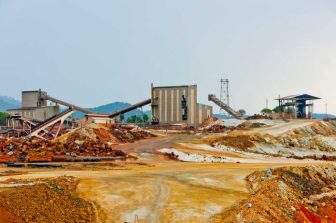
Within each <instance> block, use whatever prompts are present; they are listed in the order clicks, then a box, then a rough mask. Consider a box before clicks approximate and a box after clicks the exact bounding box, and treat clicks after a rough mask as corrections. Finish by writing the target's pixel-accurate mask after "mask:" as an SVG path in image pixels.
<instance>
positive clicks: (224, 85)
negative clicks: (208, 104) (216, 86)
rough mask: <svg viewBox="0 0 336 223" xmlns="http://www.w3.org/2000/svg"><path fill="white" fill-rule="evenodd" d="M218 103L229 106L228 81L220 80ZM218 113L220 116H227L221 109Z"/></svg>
mask: <svg viewBox="0 0 336 223" xmlns="http://www.w3.org/2000/svg"><path fill="white" fill-rule="evenodd" d="M220 85H221V86H220V101H222V102H224V103H225V104H226V105H228V106H230V93H229V79H224V78H222V79H221V80H220ZM219 113H220V114H222V115H229V113H228V112H226V111H225V110H224V109H223V108H222V107H220V109H219Z"/></svg>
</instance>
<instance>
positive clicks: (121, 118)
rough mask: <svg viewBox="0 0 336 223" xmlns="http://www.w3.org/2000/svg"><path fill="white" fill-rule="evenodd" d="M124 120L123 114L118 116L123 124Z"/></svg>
mask: <svg viewBox="0 0 336 223" xmlns="http://www.w3.org/2000/svg"><path fill="white" fill-rule="evenodd" d="M124 120H125V114H121V115H120V121H121V122H123V121H124Z"/></svg>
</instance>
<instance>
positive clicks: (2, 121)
mask: <svg viewBox="0 0 336 223" xmlns="http://www.w3.org/2000/svg"><path fill="white" fill-rule="evenodd" d="M7 116H8V114H7V113H6V112H0V125H6V118H7Z"/></svg>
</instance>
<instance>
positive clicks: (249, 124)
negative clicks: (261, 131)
mask: <svg viewBox="0 0 336 223" xmlns="http://www.w3.org/2000/svg"><path fill="white" fill-rule="evenodd" d="M265 126H266V124H264V123H261V122H251V121H245V122H243V123H242V124H240V125H238V126H237V129H242V130H244V129H245V130H246V129H253V128H261V127H265Z"/></svg>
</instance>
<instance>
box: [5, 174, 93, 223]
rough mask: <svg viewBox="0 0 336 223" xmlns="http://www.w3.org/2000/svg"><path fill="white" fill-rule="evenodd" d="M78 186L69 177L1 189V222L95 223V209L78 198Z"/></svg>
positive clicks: (76, 182)
mask: <svg viewBox="0 0 336 223" xmlns="http://www.w3.org/2000/svg"><path fill="white" fill-rule="evenodd" d="M12 183H13V182H12ZM14 183H15V182H14ZM77 184H78V181H77V180H76V179H74V178H72V177H61V178H57V179H52V180H50V179H44V180H39V181H38V183H37V184H35V185H32V186H18V187H15V188H10V189H6V190H3V191H1V192H0V200H1V202H0V210H1V214H0V222H7V223H12V222H13V223H14V222H15V223H16V222H22V223H25V222H27V223H35V222H41V223H42V222H46V223H47V222H48V223H49V222H69V223H70V222H78V223H79V222H83V223H84V222H85V223H86V222H92V223H94V222H97V214H98V213H97V212H96V207H95V206H94V205H93V204H92V203H90V202H88V201H85V200H83V199H81V198H79V197H78V196H77V194H76V188H77Z"/></svg>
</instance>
